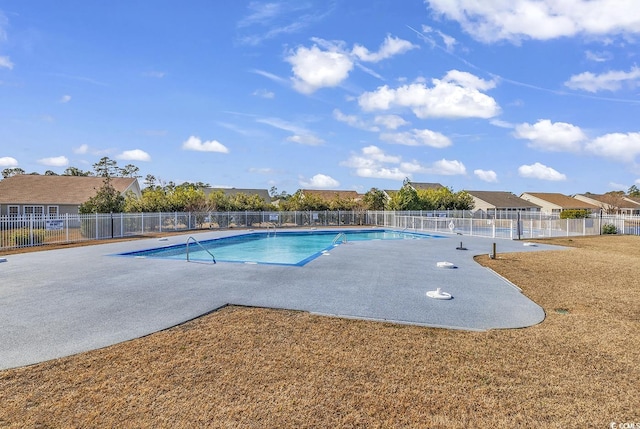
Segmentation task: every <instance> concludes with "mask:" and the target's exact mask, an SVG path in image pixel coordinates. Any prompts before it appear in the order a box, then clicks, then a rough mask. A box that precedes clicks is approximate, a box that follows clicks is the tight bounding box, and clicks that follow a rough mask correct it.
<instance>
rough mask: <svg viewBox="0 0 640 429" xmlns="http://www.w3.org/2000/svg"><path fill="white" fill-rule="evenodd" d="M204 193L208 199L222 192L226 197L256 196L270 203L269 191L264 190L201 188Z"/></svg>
mask: <svg viewBox="0 0 640 429" xmlns="http://www.w3.org/2000/svg"><path fill="white" fill-rule="evenodd" d="M202 190H203V191H204V195H205V196H206V197H209V195H210V194H213V193H215V192H219V191H222V193H223V194H224V195H226V196H235V195H238V194H245V195H257V196H259V197H260V198H262V199H263V200H265V201H266V202H269V201H271V196H270V195H269V191H268V190H266V189H242V188H202Z"/></svg>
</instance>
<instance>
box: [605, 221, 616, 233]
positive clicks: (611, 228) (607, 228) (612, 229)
mask: <svg viewBox="0 0 640 429" xmlns="http://www.w3.org/2000/svg"><path fill="white" fill-rule="evenodd" d="M602 233H603V234H617V233H618V228H616V226H615V225H614V224H612V223H607V224H605V225H602Z"/></svg>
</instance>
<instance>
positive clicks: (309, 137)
mask: <svg viewBox="0 0 640 429" xmlns="http://www.w3.org/2000/svg"><path fill="white" fill-rule="evenodd" d="M287 141H288V142H291V143H297V144H301V145H304V146H320V145H323V144H324V140H322V139H321V138H319V137H316V136H314V135H313V134H296V135H293V136H289V137H287Z"/></svg>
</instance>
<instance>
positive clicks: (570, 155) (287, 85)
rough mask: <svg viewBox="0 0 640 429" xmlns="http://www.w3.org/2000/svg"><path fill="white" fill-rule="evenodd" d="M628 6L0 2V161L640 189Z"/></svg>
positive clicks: (625, 2) (278, 178)
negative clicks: (104, 161) (112, 161)
mask: <svg viewBox="0 0 640 429" xmlns="http://www.w3.org/2000/svg"><path fill="white" fill-rule="evenodd" d="M638 54H640V2H638V1H636V0H493V1H486V2H478V1H476V0H426V1H423V0H402V1H391V0H388V1H382V0H377V1H376V0H335V1H330V0H291V1H279V0H274V1H265V2H263V1H240V0H238V1H235V0H234V1H227V2H221V1H210V0H189V1H183V2H179V1H176V0H154V1H147V0H127V1H123V0H114V1H109V2H104V1H103V2H98V1H85V0H73V1H72V0H60V1H56V2H52V1H49V0H29V1H19V2H16V1H9V0H0V169H4V168H11V167H19V168H22V169H23V170H25V171H26V172H28V173H30V172H39V173H41V174H42V173H44V172H45V171H46V170H52V171H54V172H57V173H62V172H63V171H64V170H65V169H66V168H67V167H69V166H73V167H77V168H80V169H83V170H91V168H92V165H93V164H94V163H95V162H97V161H98V160H99V159H100V158H101V157H103V156H108V157H110V158H112V159H115V160H117V161H118V165H119V166H121V167H122V166H124V165H126V164H134V165H136V166H138V167H139V168H140V174H141V175H142V176H143V177H144V176H146V175H147V174H153V175H154V176H156V177H157V178H158V179H160V180H161V181H163V182H169V181H173V182H176V183H182V182H185V181H190V182H205V183H209V184H211V185H212V186H225V187H238V188H261V189H269V188H271V187H272V186H276V187H277V188H278V190H280V191H287V192H289V193H293V192H295V191H296V190H297V189H300V188H319V189H343V190H357V191H359V192H366V191H367V190H369V189H370V188H372V187H377V188H380V189H398V188H399V187H400V186H401V184H402V181H403V179H404V178H406V177H408V178H410V179H411V180H413V181H417V182H439V183H441V184H443V185H445V186H449V187H451V188H452V189H453V190H454V191H459V190H463V189H467V190H497V191H510V192H514V193H516V194H518V195H519V194H520V193H522V192H561V193H564V194H575V193H583V192H593V193H604V192H608V191H612V190H627V189H628V188H629V187H630V186H632V185H634V184H635V185H639V186H640V120H639V119H640V97H639V95H640V66H638V63H639V62H640V58H639V56H638Z"/></svg>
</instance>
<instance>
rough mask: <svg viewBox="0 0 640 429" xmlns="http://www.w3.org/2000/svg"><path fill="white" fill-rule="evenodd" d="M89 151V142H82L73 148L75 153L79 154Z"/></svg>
mask: <svg viewBox="0 0 640 429" xmlns="http://www.w3.org/2000/svg"><path fill="white" fill-rule="evenodd" d="M88 152H89V145H88V144H81V145H80V146H78V147H77V148H75V149H73V153H77V154H85V153H88Z"/></svg>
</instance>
